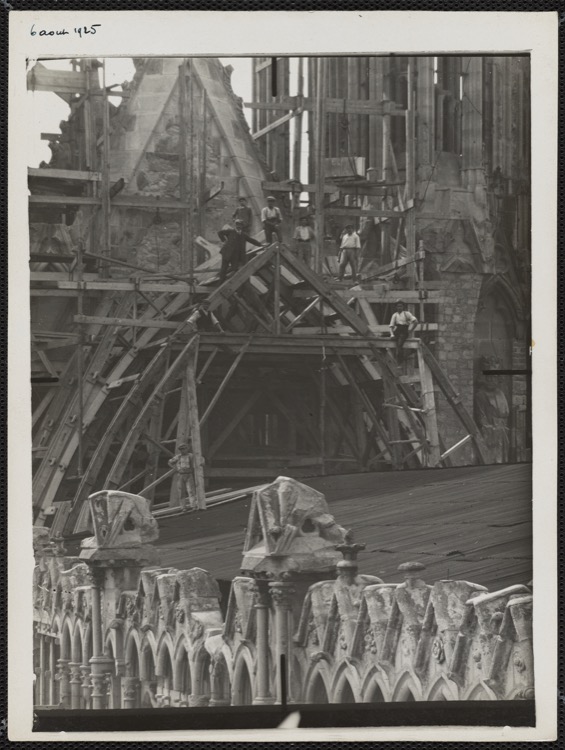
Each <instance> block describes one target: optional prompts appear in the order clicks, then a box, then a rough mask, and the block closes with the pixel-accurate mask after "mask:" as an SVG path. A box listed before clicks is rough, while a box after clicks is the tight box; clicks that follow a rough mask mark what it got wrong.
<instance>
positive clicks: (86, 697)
mask: <svg viewBox="0 0 565 750" xmlns="http://www.w3.org/2000/svg"><path fill="white" fill-rule="evenodd" d="M80 674H81V677H82V682H81V685H80V687H81V697H82V701H81V708H89V706H90V688H91V684H90V665H89V664H81V665H80Z"/></svg>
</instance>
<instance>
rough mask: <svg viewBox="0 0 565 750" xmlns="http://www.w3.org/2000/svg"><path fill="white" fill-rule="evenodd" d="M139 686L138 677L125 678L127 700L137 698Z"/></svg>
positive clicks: (125, 696)
mask: <svg viewBox="0 0 565 750" xmlns="http://www.w3.org/2000/svg"><path fill="white" fill-rule="evenodd" d="M138 688H139V679H138V678H137V677H126V678H125V680H124V698H125V699H126V700H130V701H132V700H135V699H136V697H137V691H138Z"/></svg>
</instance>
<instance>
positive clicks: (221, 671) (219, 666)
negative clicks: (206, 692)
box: [208, 654, 230, 706]
mask: <svg viewBox="0 0 565 750" xmlns="http://www.w3.org/2000/svg"><path fill="white" fill-rule="evenodd" d="M225 670H226V666H225V661H224V659H223V658H222V657H221V656H220V655H218V654H216V656H214V657H212V661H211V663H210V700H209V702H208V705H209V706H229V705H230V699H229V698H225V697H224V694H223V693H221V692H219V691H218V682H219V681H220V677H223V678H225V677H226V674H225Z"/></svg>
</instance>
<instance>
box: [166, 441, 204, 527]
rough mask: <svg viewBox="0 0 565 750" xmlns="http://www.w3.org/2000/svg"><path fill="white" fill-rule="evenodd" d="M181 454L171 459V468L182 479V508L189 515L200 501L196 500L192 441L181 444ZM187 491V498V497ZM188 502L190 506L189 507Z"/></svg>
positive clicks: (179, 448)
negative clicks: (191, 509)
mask: <svg viewBox="0 0 565 750" xmlns="http://www.w3.org/2000/svg"><path fill="white" fill-rule="evenodd" d="M178 450H179V452H178V453H177V454H176V455H175V456H173V457H172V458H170V459H169V466H170V467H171V469H174V470H175V472H176V474H177V476H178V477H179V478H180V485H181V487H180V495H181V497H180V506H181V509H182V512H183V513H187V512H188V511H189V510H190V508H196V507H197V506H198V501H197V498H196V484H195V481H194V470H195V464H194V453H193V452H192V441H191V440H190V438H189V439H188V442H186V443H181V444H180V445H179V447H178ZM185 491H186V495H187V496H186V497H185V496H184V495H185ZM187 500H188V505H187Z"/></svg>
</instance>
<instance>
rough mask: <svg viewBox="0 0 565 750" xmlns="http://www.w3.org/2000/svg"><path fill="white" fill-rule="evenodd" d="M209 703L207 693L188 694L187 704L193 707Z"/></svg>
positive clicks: (201, 706) (202, 706)
mask: <svg viewBox="0 0 565 750" xmlns="http://www.w3.org/2000/svg"><path fill="white" fill-rule="evenodd" d="M209 704H210V699H209V698H208V696H207V695H189V696H188V705H189V706H191V707H193V708H205V707H206V706H208V705H209Z"/></svg>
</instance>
